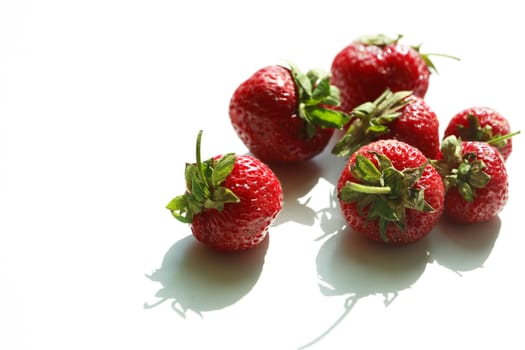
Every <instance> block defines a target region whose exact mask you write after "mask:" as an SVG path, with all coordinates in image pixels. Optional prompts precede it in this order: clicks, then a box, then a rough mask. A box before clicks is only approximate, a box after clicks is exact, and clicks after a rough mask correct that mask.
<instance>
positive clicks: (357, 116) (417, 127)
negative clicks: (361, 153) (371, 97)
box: [332, 90, 439, 159]
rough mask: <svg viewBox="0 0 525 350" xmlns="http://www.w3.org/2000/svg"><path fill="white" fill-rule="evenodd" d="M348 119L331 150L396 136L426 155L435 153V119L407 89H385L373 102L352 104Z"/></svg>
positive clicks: (339, 152) (342, 150)
mask: <svg viewBox="0 0 525 350" xmlns="http://www.w3.org/2000/svg"><path fill="white" fill-rule="evenodd" d="M351 117H353V118H354V119H351V121H352V123H351V125H350V126H349V127H348V129H347V131H346V133H345V135H344V136H343V137H342V138H341V139H340V140H339V141H338V142H337V143H336V145H335V146H334V148H333V150H332V153H334V154H336V155H338V156H347V155H349V154H352V153H353V152H355V151H356V150H357V149H359V148H360V147H362V146H364V145H366V144H367V143H370V142H372V141H375V140H378V139H397V140H399V141H403V142H406V143H408V144H410V145H412V146H414V147H416V148H418V149H419V150H420V151H421V152H423V154H424V155H425V156H426V157H428V158H431V159H433V158H436V157H437V155H438V153H439V121H438V118H437V116H436V113H434V111H433V110H432V109H431V108H430V106H429V105H428V104H427V103H426V102H425V101H424V100H423V99H422V98H420V97H417V96H415V95H412V94H411V92H409V91H398V92H396V93H392V92H391V91H390V90H386V91H385V92H384V93H383V94H382V95H381V96H379V97H378V98H377V99H376V100H375V101H373V102H366V103H364V104H362V105H360V106H357V107H356V108H354V110H353V112H352V114H351Z"/></svg>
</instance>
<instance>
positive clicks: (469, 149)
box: [432, 135, 509, 223]
mask: <svg viewBox="0 0 525 350" xmlns="http://www.w3.org/2000/svg"><path fill="white" fill-rule="evenodd" d="M432 163H433V165H434V166H435V167H436V169H437V170H438V172H439V174H440V175H441V177H442V178H443V182H444V184H445V190H446V195H445V209H444V212H445V214H446V215H447V216H448V217H451V218H452V219H454V220H456V221H459V222H463V223H479V222H485V221H488V220H490V219H491V218H493V217H495V216H496V215H498V213H499V212H500V211H501V210H502V209H503V208H504V207H505V204H506V203H507V200H508V196H509V193H508V191H509V190H508V187H509V184H508V176H507V170H506V168H505V161H504V159H503V157H502V156H501V154H500V153H499V152H498V151H497V150H496V148H494V147H492V146H491V145H489V144H488V143H486V142H481V141H462V140H461V139H460V138H457V137H456V136H455V135H451V136H448V137H447V138H445V139H444V140H443V143H442V145H441V155H440V157H439V159H437V160H435V161H433V162H432Z"/></svg>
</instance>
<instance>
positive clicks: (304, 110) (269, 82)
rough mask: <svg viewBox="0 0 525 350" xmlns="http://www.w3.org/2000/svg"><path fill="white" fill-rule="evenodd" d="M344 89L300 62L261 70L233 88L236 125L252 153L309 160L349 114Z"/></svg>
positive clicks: (264, 157) (277, 159)
mask: <svg viewBox="0 0 525 350" xmlns="http://www.w3.org/2000/svg"><path fill="white" fill-rule="evenodd" d="M338 105H339V91H338V89H337V88H335V87H334V86H331V85H330V77H329V75H328V74H327V73H325V72H322V71H320V70H311V71H309V72H308V73H307V74H306V75H304V74H302V73H301V72H300V71H299V69H298V68H297V67H295V66H294V65H290V68H285V67H282V66H268V67H264V68H262V69H259V70H258V71H257V72H255V73H254V74H253V75H252V76H251V77H250V78H248V79H247V80H246V81H245V82H243V83H242V84H241V85H240V86H239V87H238V88H237V89H236V90H235V92H234V94H233V96H232V98H231V100H230V106H229V115H230V120H231V123H232V125H233V128H234V129H235V131H236V132H237V134H238V136H239V137H240V139H241V140H242V141H243V142H244V144H245V145H246V147H247V148H248V149H249V150H250V152H251V153H252V154H253V155H254V156H256V157H257V158H259V159H261V160H262V161H265V162H295V161H302V160H306V159H310V158H312V157H314V156H315V155H317V154H319V153H320V152H321V151H323V149H324V148H325V147H326V145H327V144H328V141H329V140H330V138H331V136H332V134H333V132H334V128H342V127H343V125H344V124H345V123H346V122H347V116H345V114H344V113H341V112H340V111H336V110H334V109H333V107H332V109H331V108H327V107H329V106H338Z"/></svg>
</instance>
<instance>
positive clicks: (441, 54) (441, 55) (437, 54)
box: [425, 52, 461, 61]
mask: <svg viewBox="0 0 525 350" xmlns="http://www.w3.org/2000/svg"><path fill="white" fill-rule="evenodd" d="M425 55H427V56H439V57H445V58H451V59H453V60H456V61H461V59H460V58H459V57H456V56H452V55H446V54H443V53H434V52H430V53H425Z"/></svg>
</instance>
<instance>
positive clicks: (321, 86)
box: [289, 63, 349, 139]
mask: <svg viewBox="0 0 525 350" xmlns="http://www.w3.org/2000/svg"><path fill="white" fill-rule="evenodd" d="M289 67H290V68H289V69H290V72H291V74H292V78H293V80H294V82H295V86H296V87H297V92H298V96H299V105H298V111H299V117H300V118H301V119H303V120H304V121H305V122H306V127H305V135H306V138H307V139H309V138H311V137H313V136H314V135H315V133H316V129H317V128H335V129H341V128H343V126H344V125H345V124H346V123H347V122H348V120H349V116H348V115H347V114H345V113H343V112H341V111H338V110H335V109H330V108H326V107H325V106H335V107H337V106H339V104H340V103H341V99H340V92H339V89H338V88H337V87H336V86H335V85H331V84H330V75H329V74H328V73H326V72H325V71H323V70H321V69H311V70H309V71H308V73H306V74H303V73H302V72H301V71H300V70H299V68H298V67H297V66H295V65H294V64H291V63H289Z"/></svg>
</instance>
